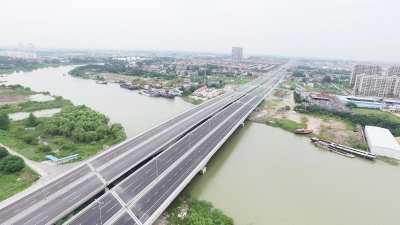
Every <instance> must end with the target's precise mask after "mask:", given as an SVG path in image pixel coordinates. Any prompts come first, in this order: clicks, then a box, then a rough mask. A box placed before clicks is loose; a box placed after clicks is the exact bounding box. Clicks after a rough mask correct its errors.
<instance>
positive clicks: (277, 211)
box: [0, 66, 400, 225]
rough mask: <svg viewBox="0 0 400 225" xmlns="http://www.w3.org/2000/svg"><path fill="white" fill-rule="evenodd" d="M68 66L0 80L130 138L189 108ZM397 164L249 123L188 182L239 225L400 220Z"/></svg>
mask: <svg viewBox="0 0 400 225" xmlns="http://www.w3.org/2000/svg"><path fill="white" fill-rule="evenodd" d="M72 68H73V67H71V66H65V67H59V68H47V69H39V70H36V71H33V72H27V73H24V72H20V73H18V74H13V75H6V76H4V77H0V80H5V81H8V84H21V85H23V86H27V87H30V88H31V89H32V90H35V91H50V92H51V94H56V95H61V96H63V97H64V98H66V99H70V100H72V102H73V103H74V104H76V105H78V104H86V105H87V106H89V107H91V108H93V109H95V110H97V111H99V112H101V113H103V114H105V115H107V116H109V117H110V118H111V122H119V123H121V124H122V125H123V126H124V127H125V130H126V132H127V135H128V137H130V136H133V135H135V134H137V133H139V132H141V131H143V130H145V129H147V128H149V127H151V126H152V125H155V124H157V123H159V122H161V121H163V120H165V119H168V118H170V117H171V116H173V115H176V114H178V113H180V112H183V111H184V110H186V109H189V108H191V107H193V105H191V104H189V103H187V102H185V101H183V100H182V99H180V98H176V99H175V100H171V99H163V98H148V97H145V96H142V95H139V94H138V93H137V91H129V90H126V89H122V88H120V87H118V85H116V84H109V85H99V84H95V83H94V81H92V80H83V79H78V78H72V77H70V76H62V74H66V73H67V72H68V71H69V70H70V69H72ZM399 174H400V169H399V167H395V166H391V165H389V164H386V163H384V162H382V161H368V160H364V159H360V158H354V159H351V158H346V157H343V156H340V155H337V154H334V153H330V152H327V151H325V150H322V149H319V148H317V147H315V146H314V145H313V144H311V143H310V141H309V139H308V138H307V137H302V136H296V135H294V134H292V133H290V132H287V131H283V130H281V129H279V128H273V127H268V126H267V125H264V124H256V123H251V122H246V123H245V126H244V127H239V128H238V129H237V131H236V132H235V133H234V134H233V135H232V136H231V137H230V138H229V139H228V140H227V142H226V143H225V144H224V145H223V146H222V147H221V148H220V149H219V150H218V152H217V153H216V154H215V155H214V156H213V158H212V159H211V160H210V162H209V163H208V165H207V172H206V174H205V175H197V176H196V177H195V178H194V179H193V180H192V182H191V183H190V186H189V192H190V193H191V194H192V196H193V197H196V198H199V199H204V200H207V201H210V202H212V203H213V204H214V205H215V206H216V207H217V208H219V209H221V210H222V211H224V212H225V213H226V214H227V215H229V216H231V217H232V218H234V220H235V224H238V225H250V224H253V225H256V224H257V225H264V224H273V225H279V224H282V225H283V224H285V225H287V224H296V225H297V224H304V225H313V224H315V225H320V224H329V225H330V224H332V225H337V224H371V225H372V224H388V225H389V224H390V225H391V224H393V225H396V224H400V177H399Z"/></svg>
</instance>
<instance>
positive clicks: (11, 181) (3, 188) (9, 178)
mask: <svg viewBox="0 0 400 225" xmlns="http://www.w3.org/2000/svg"><path fill="white" fill-rule="evenodd" d="M38 179H39V174H37V173H36V172H35V171H34V170H32V169H31V168H29V167H27V166H25V167H24V168H23V169H22V170H21V171H19V172H17V173H13V174H1V173H0V201H3V200H4V199H7V198H9V197H11V196H13V195H15V194H16V193H18V192H21V191H23V190H25V189H26V188H28V187H29V186H31V185H32V184H33V183H34V182H35V181H37V180H38Z"/></svg>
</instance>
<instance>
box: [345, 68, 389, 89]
mask: <svg viewBox="0 0 400 225" xmlns="http://www.w3.org/2000/svg"><path fill="white" fill-rule="evenodd" d="M358 74H366V75H375V74H377V75H382V66H379V65H363V64H356V65H354V66H353V71H352V72H351V77H350V87H354V84H355V82H356V77H357V75H358Z"/></svg>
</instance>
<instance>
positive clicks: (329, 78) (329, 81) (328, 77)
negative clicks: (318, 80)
mask: <svg viewBox="0 0 400 225" xmlns="http://www.w3.org/2000/svg"><path fill="white" fill-rule="evenodd" d="M331 82H332V78H331V77H330V76H325V77H324V78H322V83H331Z"/></svg>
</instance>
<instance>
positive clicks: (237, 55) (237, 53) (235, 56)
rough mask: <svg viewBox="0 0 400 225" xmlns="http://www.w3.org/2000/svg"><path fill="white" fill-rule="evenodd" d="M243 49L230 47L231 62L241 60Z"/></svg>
mask: <svg viewBox="0 0 400 225" xmlns="http://www.w3.org/2000/svg"><path fill="white" fill-rule="evenodd" d="M242 54H243V48H241V47H232V60H236V61H238V60H242Z"/></svg>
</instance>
